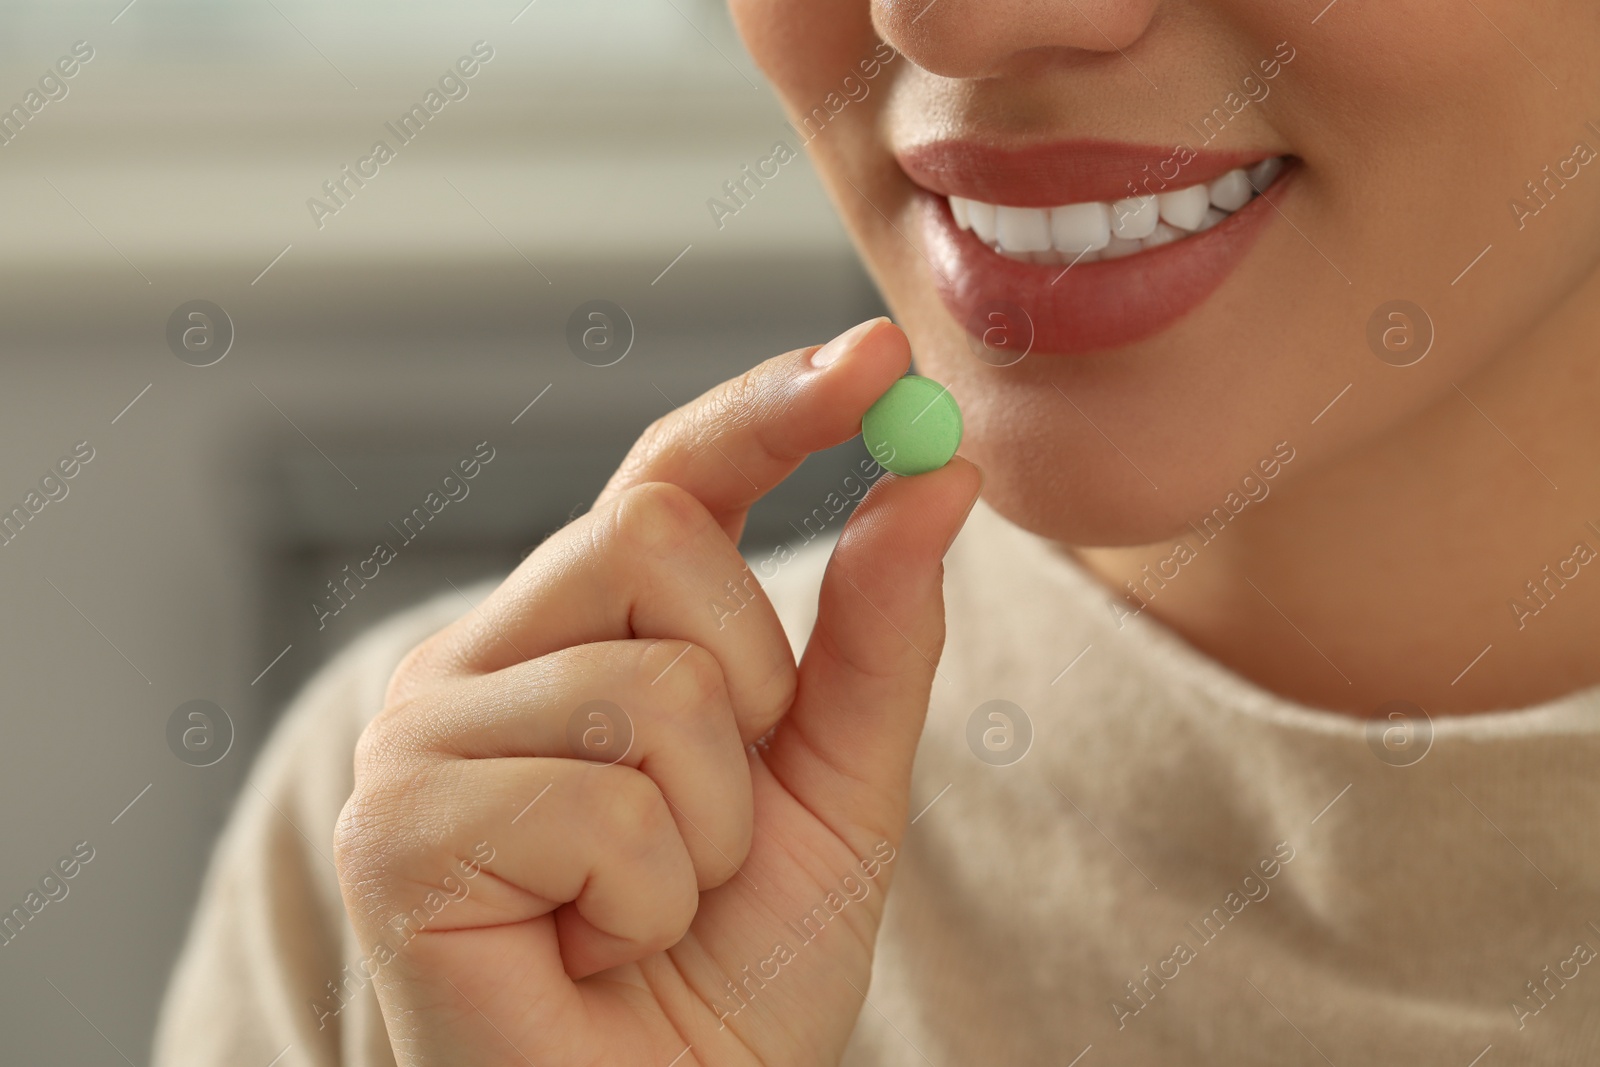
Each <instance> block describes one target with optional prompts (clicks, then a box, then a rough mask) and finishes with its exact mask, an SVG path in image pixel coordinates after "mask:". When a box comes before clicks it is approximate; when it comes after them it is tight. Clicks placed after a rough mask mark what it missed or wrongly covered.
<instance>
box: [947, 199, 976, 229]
mask: <svg viewBox="0 0 1600 1067" xmlns="http://www.w3.org/2000/svg"><path fill="white" fill-rule="evenodd" d="M970 203H972V201H970V200H968V199H966V198H965V197H960V196H952V197H951V198H950V214H951V215H952V216H954V217H955V220H956V225H957V226H959V227H961V228H962V229H963V230H970V229H972V221H971V220H970V219H968V218H967V205H968V204H970Z"/></svg>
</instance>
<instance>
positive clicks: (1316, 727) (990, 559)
mask: <svg viewBox="0 0 1600 1067" xmlns="http://www.w3.org/2000/svg"><path fill="white" fill-rule="evenodd" d="M968 527H969V528H970V529H972V531H973V533H974V534H977V535H978V536H977V537H975V538H973V541H974V542H980V541H981V542H983V543H984V547H983V548H981V549H979V550H977V551H974V552H972V553H971V554H970V556H969V559H973V560H974V561H976V562H977V563H978V565H979V566H980V567H982V566H993V567H1003V568H1006V569H1009V570H1012V571H1013V572H1014V573H1015V574H1016V575H1017V576H1018V577H1021V578H1022V579H1023V582H1024V583H1025V584H1024V585H1023V586H1022V588H1031V589H1032V590H1033V591H1034V592H1035V593H1037V592H1039V591H1040V590H1041V589H1043V590H1046V591H1048V592H1050V593H1053V594H1055V595H1054V596H1053V597H1052V600H1053V601H1054V604H1055V606H1054V607H1050V608H1047V610H1049V611H1050V612H1052V613H1053V614H1058V615H1059V614H1070V615H1071V616H1073V618H1074V621H1075V622H1076V624H1077V626H1079V627H1081V626H1082V625H1083V620H1084V619H1088V620H1089V629H1090V630H1091V632H1092V634H1093V640H1095V641H1100V640H1104V641H1107V642H1110V641H1120V642H1123V643H1124V645H1127V644H1128V643H1130V642H1131V643H1134V644H1137V645H1138V646H1142V647H1141V648H1140V649H1138V650H1137V651H1138V652H1139V659H1140V660H1141V662H1142V663H1146V664H1148V669H1149V671H1150V672H1151V673H1154V674H1160V675H1164V676H1165V677H1166V679H1167V680H1168V681H1169V682H1170V683H1171V685H1172V687H1173V688H1174V689H1175V690H1189V691H1191V692H1194V693H1196V694H1198V695H1201V696H1203V697H1204V698H1205V699H1206V702H1207V703H1208V704H1212V705H1214V706H1215V707H1216V708H1217V709H1219V711H1221V712H1222V713H1224V714H1233V715H1237V716H1238V717H1240V718H1243V719H1247V720H1254V721H1256V722H1260V723H1264V724H1271V725H1273V726H1275V727H1277V728H1280V729H1290V730H1298V731H1305V732H1310V733H1320V734H1327V735H1332V736H1338V737H1343V738H1360V737H1363V736H1364V735H1365V734H1366V732H1367V731H1368V729H1369V727H1370V723H1372V722H1373V721H1374V720H1372V719H1370V718H1363V717H1357V716H1355V715H1351V714H1350V713H1349V712H1344V711H1336V710H1333V709H1330V708H1323V707H1317V706H1313V705H1310V704H1304V703H1301V702H1299V701H1296V700H1293V699H1291V698H1289V697H1284V696H1280V695H1278V694H1276V693H1273V692H1271V691H1269V690H1267V689H1265V688H1263V687H1262V686H1260V685H1258V684H1257V683H1255V682H1253V681H1251V680H1250V679H1249V678H1246V677H1245V676H1243V675H1241V674H1239V673H1237V672H1235V671H1233V670H1231V669H1230V668H1228V667H1226V666H1224V665H1223V664H1222V663H1219V662H1218V661H1217V660H1215V659H1213V658H1211V657H1210V656H1207V655H1206V654H1205V653H1203V652H1201V651H1200V650H1199V649H1197V648H1195V647H1194V646H1193V645H1191V644H1190V643H1189V642H1188V641H1187V640H1186V639H1184V638H1183V637H1182V636H1181V635H1180V634H1178V632H1177V631H1175V630H1173V629H1172V628H1171V627H1169V626H1167V625H1166V624H1165V623H1163V622H1161V621H1160V620H1159V619H1157V618H1155V617H1154V616H1152V615H1150V614H1149V613H1147V612H1140V613H1139V614H1137V615H1130V616H1127V617H1125V618H1124V619H1123V620H1122V624H1121V626H1120V627H1118V626H1115V625H1113V624H1112V622H1111V618H1112V613H1111V612H1110V611H1109V610H1108V608H1107V605H1108V604H1109V602H1110V599H1111V597H1112V593H1111V592H1110V590H1108V589H1107V588H1106V587H1105V586H1104V585H1102V584H1101V583H1100V582H1099V581H1098V580H1097V579H1096V578H1095V577H1094V575H1093V574H1091V573H1089V571H1088V570H1087V569H1085V568H1084V567H1083V566H1082V565H1081V564H1080V563H1079V562H1078V561H1077V560H1076V559H1074V558H1073V557H1072V556H1071V555H1070V554H1069V553H1067V552H1066V551H1065V550H1063V549H1062V548H1061V546H1060V545H1058V544H1057V543H1055V542H1053V541H1051V540H1049V539H1048V538H1045V537H1041V536H1039V535H1038V534H1035V533H1032V532H1030V531H1028V530H1025V529H1023V528H1022V527H1020V526H1018V525H1016V524H1015V523H1013V522H1012V521H1011V520H1009V519H1007V518H1006V517H1005V516H1003V515H1001V514H1000V513H999V512H997V511H995V510H994V509H993V508H992V507H991V506H990V505H989V504H988V503H987V502H986V501H984V500H982V499H980V500H979V501H978V504H977V506H976V507H975V508H974V509H973V514H972V518H971V519H970V520H969V522H968ZM962 540H965V538H963V539H962ZM1041 579H1043V581H1041ZM1428 720H1429V723H1430V725H1431V729H1432V731H1433V736H1434V737H1435V738H1447V737H1448V738H1459V739H1462V740H1479V741H1488V740H1495V739H1507V738H1527V737H1535V736H1548V735H1561V734H1595V733H1600V685H1596V686H1589V687H1586V688H1583V689H1578V690H1574V691H1573V692H1570V693H1567V694H1564V695H1563V696H1560V697H1556V698H1554V699H1552V700H1548V701H1544V702H1541V703H1538V704H1532V705H1528V706H1525V707H1518V708H1501V709H1495V710H1492V711H1481V712H1472V713H1469V714H1465V715H1454V714H1453V715H1439V716H1429V717H1428Z"/></svg>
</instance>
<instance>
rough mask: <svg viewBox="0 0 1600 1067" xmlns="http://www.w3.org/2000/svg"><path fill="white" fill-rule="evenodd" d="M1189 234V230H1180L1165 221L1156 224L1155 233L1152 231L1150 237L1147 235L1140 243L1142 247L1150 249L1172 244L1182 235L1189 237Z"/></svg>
mask: <svg viewBox="0 0 1600 1067" xmlns="http://www.w3.org/2000/svg"><path fill="white" fill-rule="evenodd" d="M1187 236H1189V234H1188V233H1187V231H1184V230H1180V229H1178V228H1177V227H1175V226H1168V225H1167V224H1166V223H1164V222H1163V223H1159V224H1158V225H1157V226H1156V230H1155V232H1154V233H1152V234H1151V235H1150V236H1149V237H1146V238H1145V239H1144V240H1142V241H1140V242H1139V244H1140V245H1141V246H1142V247H1144V248H1147V249H1149V248H1159V247H1161V246H1162V245H1165V244H1171V243H1172V242H1173V241H1176V240H1177V239H1178V238H1180V237H1187Z"/></svg>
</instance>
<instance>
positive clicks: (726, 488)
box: [595, 317, 911, 544]
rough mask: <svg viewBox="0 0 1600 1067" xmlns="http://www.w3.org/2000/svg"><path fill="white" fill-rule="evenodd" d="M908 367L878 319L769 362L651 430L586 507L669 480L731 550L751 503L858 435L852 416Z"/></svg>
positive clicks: (896, 335) (899, 345)
mask: <svg viewBox="0 0 1600 1067" xmlns="http://www.w3.org/2000/svg"><path fill="white" fill-rule="evenodd" d="M910 366H911V344H910V342H909V341H908V340H907V339H906V335H905V333H904V331H902V330H901V329H900V327H898V326H896V325H895V324H894V323H892V322H890V321H889V320H888V319H886V318H881V317H880V318H876V319H869V320H867V321H866V322H863V323H861V324H859V325H857V326H853V327H851V328H850V329H848V330H846V331H845V332H844V333H842V334H840V335H839V336H838V337H835V338H834V339H833V340H832V341H829V342H828V343H827V344H826V345H823V346H821V347H820V348H818V347H811V348H800V349H796V350H795V351H793V352H786V353H784V354H783V355H781V356H776V357H774V358H772V359H769V360H767V361H766V362H764V363H761V364H758V365H757V366H755V367H752V368H751V369H750V370H748V371H746V372H745V373H744V374H741V375H740V376H739V377H737V378H734V379H731V380H729V381H726V382H723V383H722V384H721V385H718V386H716V387H715V388H713V389H711V390H710V391H708V392H706V393H704V394H702V395H701V396H700V397H698V398H696V399H695V400H692V401H690V402H689V403H687V404H685V405H684V406H682V407H680V408H677V409H676V410H674V411H671V412H669V413H668V414H666V415H663V416H662V417H661V418H659V419H657V420H656V421H655V422H654V423H652V424H651V426H650V427H649V428H648V429H647V430H645V432H644V433H643V434H642V435H641V436H640V438H639V440H638V441H637V442H636V443H635V444H634V446H633V448H632V449H631V450H630V451H629V452H628V455H627V457H626V458H625V459H624V460H623V461H622V465H621V466H620V467H618V468H617V472H616V473H615V474H613V475H612V476H611V480H610V481H609V482H607V483H606V487H605V489H604V490H602V491H601V493H600V497H599V499H597V500H596V501H595V504H596V505H599V504H601V503H603V502H605V501H607V500H609V499H611V498H612V497H614V496H616V495H617V494H619V493H621V492H622V491H623V490H625V489H628V488H630V487H631V486H635V485H640V484H642V483H644V482H671V483H673V484H674V485H677V486H679V487H680V488H682V489H685V490H687V491H688V492H689V493H690V494H691V495H693V496H694V497H695V498H696V499H698V500H699V501H700V503H702V504H703V505H705V508H706V510H707V511H709V512H711V514H712V516H713V517H714V518H715V519H716V520H717V523H718V524H719V525H720V526H721V527H722V529H723V530H724V531H725V532H726V533H727V534H728V537H729V538H730V539H732V540H733V542H734V543H735V544H737V543H738V541H739V534H740V533H741V532H742V531H743V529H744V520H745V512H746V511H748V510H749V508H750V506H751V505H752V504H754V503H755V502H756V501H757V500H759V499H761V497H762V496H764V495H765V494H766V493H767V492H768V491H770V490H771V489H772V488H773V486H775V485H777V484H778V483H779V482H781V481H783V480H784V479H785V478H787V477H788V476H789V475H790V474H792V473H793V472H794V469H795V468H796V467H798V466H799V465H800V463H801V461H802V460H804V459H805V458H806V457H807V456H809V455H810V454H811V453H813V452H819V451H821V450H822V449H825V448H832V447H833V446H834V445H838V444H842V443H844V442H845V441H848V440H849V439H850V438H851V437H854V436H855V435H856V434H858V433H860V432H861V417H862V416H863V415H865V414H866V411H867V409H868V408H869V407H871V406H872V404H873V402H874V401H875V400H877V399H878V398H879V397H880V396H882V395H883V393H884V391H885V390H887V389H888V388H889V387H890V386H891V385H893V384H894V382H895V380H896V379H898V378H899V377H900V376H901V375H903V374H905V372H906V370H907V369H908V368H909V367H910Z"/></svg>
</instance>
